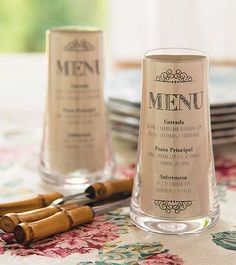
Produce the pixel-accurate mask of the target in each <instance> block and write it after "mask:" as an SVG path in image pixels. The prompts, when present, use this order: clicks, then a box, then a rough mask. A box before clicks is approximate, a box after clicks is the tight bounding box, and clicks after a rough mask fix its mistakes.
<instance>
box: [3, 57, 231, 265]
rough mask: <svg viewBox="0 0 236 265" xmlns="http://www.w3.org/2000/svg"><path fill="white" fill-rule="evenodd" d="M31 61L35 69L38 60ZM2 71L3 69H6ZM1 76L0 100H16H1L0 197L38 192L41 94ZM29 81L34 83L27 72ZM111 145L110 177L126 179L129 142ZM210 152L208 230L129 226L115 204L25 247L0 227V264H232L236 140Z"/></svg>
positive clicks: (130, 168)
mask: <svg viewBox="0 0 236 265" xmlns="http://www.w3.org/2000/svg"><path fill="white" fill-rule="evenodd" d="M36 57H37V56H36ZM9 58H10V57H8V58H7V57H5V58H4V60H10V59H9ZM31 59H32V57H30V59H29V60H31ZM32 61H33V63H34V64H35V65H36V66H35V67H36V68H37V63H39V62H40V61H37V60H36V61H35V60H33V59H32ZM19 65H20V64H19ZM25 67H26V68H27V66H25ZM28 67H29V66H28ZM2 69H3V65H2V64H1V56H0V70H1V71H2ZM37 69H38V68H37ZM4 71H5V74H7V73H8V74H9V72H8V71H7V70H6V69H5V70H4ZM19 71H20V70H19ZM5 77H6V76H5ZM24 78H26V74H25V75H24ZM31 78H32V76H31ZM35 78H37V77H35ZM2 80H6V79H5V78H1V77H0V98H1V99H0V102H4V98H5V101H8V100H9V101H10V100H12V98H14V102H15V104H13V103H14V102H10V104H9V105H8V104H7V103H6V102H4V103H3V104H2V105H1V104H0V105H1V106H0V190H1V192H0V201H1V202H4V201H12V200H16V199H17V200H19V199H23V198H29V197H31V196H32V195H33V194H38V193H45V192H48V191H49V187H48V186H46V185H45V184H43V183H42V182H41V179H40V176H39V173H38V169H37V165H38V157H39V148H40V142H41V137H42V117H41V115H42V113H43V108H42V107H43V106H42V107H41V106H40V107H39V108H37V105H36V107H35V102H36V100H37V97H38V100H39V101H40V104H42V102H43V98H44V96H43V93H44V92H42V91H41V92H39V91H37V92H36V93H35V94H34V92H32V91H30V90H29V89H28V88H25V87H24V82H26V81H25V80H22V82H20V81H19V80H21V78H20V77H19V80H17V82H16V80H15V83H14V82H13V81H12V80H11V81H9V82H10V83H11V84H10V83H7V84H6V81H4V82H5V83H4V82H3V81H2ZM32 82H35V81H34V78H33V81H32ZM41 82H42V80H41ZM4 84H5V85H6V86H8V85H9V89H10V90H8V92H7V91H5V90H4ZM13 84H17V88H14V89H13V87H12V86H13ZM39 86H43V83H40V84H39ZM39 86H38V88H37V89H39ZM21 87H22V93H23V94H24V93H25V96H23V95H22V94H21V95H20V96H18V97H17V94H14V91H17V89H19V88H21ZM16 93H19V91H17V92H16ZM28 93H30V94H28ZM37 93H39V94H40V96H39V95H38V96H37ZM22 99H23V100H25V101H24V102H22ZM29 101H30V102H29ZM32 101H33V103H32ZM27 104H28V105H27ZM42 105H43V104H42ZM21 106H22V107H21ZM31 107H32V108H31ZM114 150H115V153H116V157H117V161H118V168H117V176H123V177H127V176H129V177H132V176H133V175H134V173H135V167H134V162H135V155H136V149H135V146H134V145H132V144H129V143H128V142H122V141H119V140H116V139H114ZM214 153H215V164H216V176H217V181H218V184H219V185H218V192H219V198H220V206H221V217H220V220H219V222H218V223H217V224H216V225H215V226H214V227H213V228H211V229H209V230H207V231H205V232H203V233H200V234H196V235H187V236H168V235H157V234H151V233H147V232H144V231H142V230H140V229H138V228H136V227H135V226H134V225H133V224H132V222H131V220H130V217H129V209H128V208H120V209H117V210H115V211H112V212H109V213H107V214H105V215H101V216H97V217H96V218H95V220H94V221H93V222H92V223H90V224H87V225H84V226H81V227H78V228H75V229H73V230H71V231H69V232H66V233H62V234H58V235H56V236H53V237H50V238H48V239H45V240H42V241H38V242H35V243H32V244H30V245H29V246H23V245H20V244H17V243H16V242H15V240H14V238H13V236H12V235H11V234H5V233H3V232H2V231H1V232H0V265H7V264H11V265H13V264H23V265H24V264H27V265H30V264H50V265H53V264H60V263H63V264H68V265H69V264H71V265H72V264H73V265H77V264H90V265H92V264H95V265H96V264H97V265H106V264H114V265H117V264H127V265H129V264H157V265H158V264H161V265H162V264H168V265H182V264H185V265H211V264H212V265H222V264H224V265H235V264H236V206H235V205H236V204H235V203H236V145H225V146H218V147H217V148H216V149H215V150H214Z"/></svg>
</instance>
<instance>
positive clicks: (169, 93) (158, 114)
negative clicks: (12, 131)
mask: <svg viewBox="0 0 236 265" xmlns="http://www.w3.org/2000/svg"><path fill="white" fill-rule="evenodd" d="M208 68H209V62H208V57H207V55H206V54H205V53H204V52H201V51H198V50H190V49H159V50H154V51H150V52H147V53H146V54H145V57H144V59H143V87H142V104H141V124H140V131H139V146H138V159H137V174H136V177H135V183H134V189H133V194H132V201H131V213H130V214H131V218H132V220H133V221H134V223H135V224H136V225H137V226H139V227H140V228H143V229H144V230H148V231H151V232H157V233H166V234H185V233H195V232H199V231H202V230H203V229H205V228H209V227H211V226H212V225H214V224H215V222H216V221H217V220H218V218H219V204H218V197H217V191H216V179H215V169H214V158H213V151H212V139H211V123H210V108H209V95H208Z"/></svg>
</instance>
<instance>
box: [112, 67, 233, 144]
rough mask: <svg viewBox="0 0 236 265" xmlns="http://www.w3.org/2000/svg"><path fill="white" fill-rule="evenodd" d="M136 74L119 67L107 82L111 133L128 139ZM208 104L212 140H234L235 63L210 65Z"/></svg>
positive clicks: (134, 123)
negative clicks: (227, 65) (225, 65)
mask: <svg viewBox="0 0 236 265" xmlns="http://www.w3.org/2000/svg"><path fill="white" fill-rule="evenodd" d="M140 76H141V73H140V70H124V71H120V72H118V73H117V74H116V76H115V78H114V79H113V80H112V82H111V84H110V85H109V90H110V96H109V102H108V108H109V111H110V121H111V127H112V131H113V134H114V135H115V136H118V137H121V138H123V139H126V140H129V141H132V142H137V140H138V131H139V112H140V99H141V78H140ZM210 104H211V105H210V107H211V126H212V139H213V144H214V145H216V144H225V143H232V142H236V67H223V66H214V67H211V71H210Z"/></svg>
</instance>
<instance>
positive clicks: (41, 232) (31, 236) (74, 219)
mask: <svg viewBox="0 0 236 265" xmlns="http://www.w3.org/2000/svg"><path fill="white" fill-rule="evenodd" d="M93 217H94V212H93V210H92V208H91V207H89V206H82V207H77V208H74V209H71V210H64V211H61V212H58V213H56V214H54V215H52V216H50V217H47V218H45V219H43V220H39V221H36V222H33V223H21V224H19V225H17V226H16V228H15V230H14V235H15V238H16V240H17V242H19V243H22V244H27V243H29V242H32V241H36V240H39V239H43V238H46V237H49V236H52V235H55V234H57V233H61V232H65V231H68V230H69V229H71V228H73V227H75V226H77V225H82V224H85V223H87V222H90V221H92V220H93Z"/></svg>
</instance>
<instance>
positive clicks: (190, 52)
mask: <svg viewBox="0 0 236 265" xmlns="http://www.w3.org/2000/svg"><path fill="white" fill-rule="evenodd" d="M158 55H162V56H163V55H164V56H165V55H167V56H168V55H169V56H175V55H176V56H177V55H179V56H184V55H187V56H192V57H195V56H196V58H195V59H185V60H174V59H173V60H170V59H168V60H167V59H164V58H162V59H154V58H151V56H158ZM208 59H209V57H208V54H207V53H206V52H205V51H202V50H198V49H192V48H178V47H169V48H158V49H152V50H149V51H146V52H145V53H144V57H143V60H145V61H153V62H162V63H179V62H186V63H187V62H197V61H204V60H208Z"/></svg>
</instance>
